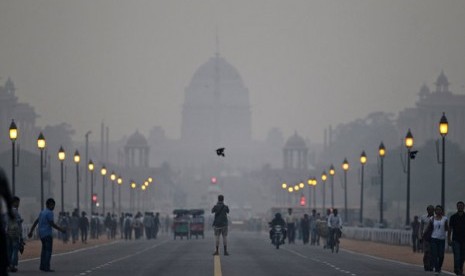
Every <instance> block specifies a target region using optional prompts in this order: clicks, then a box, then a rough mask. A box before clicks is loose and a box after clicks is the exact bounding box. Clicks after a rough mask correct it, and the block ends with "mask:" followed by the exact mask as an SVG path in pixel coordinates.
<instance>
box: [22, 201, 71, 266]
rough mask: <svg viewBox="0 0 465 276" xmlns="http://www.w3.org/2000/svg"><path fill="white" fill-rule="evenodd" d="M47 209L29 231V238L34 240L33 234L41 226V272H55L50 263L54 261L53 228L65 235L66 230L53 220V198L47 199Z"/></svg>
mask: <svg viewBox="0 0 465 276" xmlns="http://www.w3.org/2000/svg"><path fill="white" fill-rule="evenodd" d="M45 206H46V208H45V209H44V210H42V211H41V212H40V214H39V217H38V218H37V219H36V220H35V221H34V224H33V225H32V227H31V230H30V231H29V234H28V237H29V238H32V233H33V232H34V229H35V228H36V226H37V224H39V237H40V241H41V242H42V251H41V253H40V270H41V271H44V272H53V271H54V270H52V269H50V261H51V259H52V249H53V236H52V227H53V228H55V229H57V230H58V231H60V232H62V233H65V229H63V228H61V227H60V226H58V225H56V224H55V222H54V219H53V209H55V200H54V199H53V198H49V199H47V201H46V203H45Z"/></svg>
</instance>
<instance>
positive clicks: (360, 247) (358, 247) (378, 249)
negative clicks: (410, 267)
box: [341, 238, 454, 272]
mask: <svg viewBox="0 0 465 276" xmlns="http://www.w3.org/2000/svg"><path fill="white" fill-rule="evenodd" d="M341 248H343V249H347V250H350V251H354V252H357V253H362V254H366V255H371V256H376V257H380V258H384V259H390V260H395V261H399V262H404V263H410V264H416V265H420V266H421V267H423V253H414V252H413V250H412V248H411V247H409V246H399V245H389V244H384V243H376V242H370V241H358V240H349V239H342V238H341ZM442 270H443V271H448V272H453V271H454V259H453V255H452V253H448V252H446V254H445V256H444V263H443V265H442Z"/></svg>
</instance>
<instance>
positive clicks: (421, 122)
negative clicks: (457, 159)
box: [397, 71, 465, 149]
mask: <svg viewBox="0 0 465 276" xmlns="http://www.w3.org/2000/svg"><path fill="white" fill-rule="evenodd" d="M434 85H435V86H436V88H435V89H434V91H431V92H430V89H429V88H428V86H426V85H423V86H422V87H421V89H420V92H419V93H418V98H419V99H418V101H417V102H416V106H415V107H410V108H406V109H404V110H403V111H401V112H400V113H399V116H398V118H397V127H398V129H399V133H402V134H403V133H407V130H408V129H409V128H410V129H411V131H412V134H413V136H414V137H415V145H423V144H425V143H426V142H427V141H428V140H436V139H438V137H439V133H438V124H439V120H440V119H441V117H442V114H443V112H444V113H445V115H446V116H447V119H448V121H449V125H450V126H451V127H450V128H449V133H448V134H447V139H448V140H450V141H452V142H454V143H457V144H458V145H459V146H460V147H461V148H462V149H464V146H463V141H465V128H463V127H462V126H463V125H464V124H465V95H464V94H463V93H453V92H452V91H451V90H450V88H449V85H450V83H449V80H448V78H447V77H446V74H444V72H443V71H441V73H440V74H439V76H438V77H437V79H436V82H434Z"/></svg>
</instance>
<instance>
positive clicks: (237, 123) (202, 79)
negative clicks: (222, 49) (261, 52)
mask: <svg viewBox="0 0 465 276" xmlns="http://www.w3.org/2000/svg"><path fill="white" fill-rule="evenodd" d="M184 95H185V98H184V105H183V111H182V113H183V114H182V118H183V119H182V128H181V138H182V139H183V140H186V141H191V142H195V143H196V144H204V145H220V144H229V145H231V144H245V143H247V142H250V140H251V111H250V103H249V90H248V89H247V88H246V87H245V86H244V83H243V82H242V79H241V76H240V75H239V73H238V71H237V70H236V68H234V67H233V66H232V65H231V64H229V63H228V62H227V61H226V60H225V59H224V58H222V57H220V55H218V54H217V55H216V56H214V57H212V58H210V59H209V60H208V61H207V62H205V63H204V64H202V65H201V66H200V67H199V68H198V69H197V70H196V71H195V73H194V75H193V77H192V79H191V82H190V84H189V86H187V87H186V89H185V94H184Z"/></svg>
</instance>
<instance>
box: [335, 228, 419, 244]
mask: <svg viewBox="0 0 465 276" xmlns="http://www.w3.org/2000/svg"><path fill="white" fill-rule="evenodd" d="M342 233H343V237H345V238H348V239H354V240H363V241H373V242H380V243H387V244H395V245H411V244H412V231H411V230H400V229H379V228H360V227H344V229H342Z"/></svg>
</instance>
